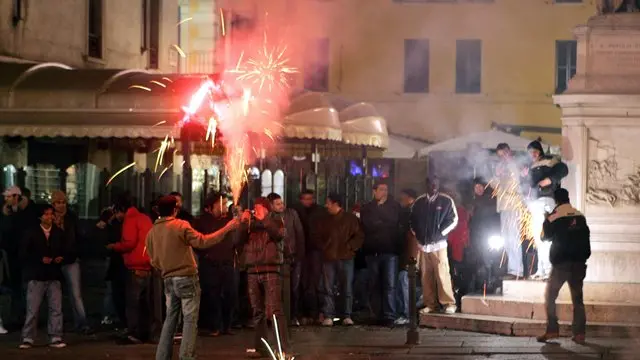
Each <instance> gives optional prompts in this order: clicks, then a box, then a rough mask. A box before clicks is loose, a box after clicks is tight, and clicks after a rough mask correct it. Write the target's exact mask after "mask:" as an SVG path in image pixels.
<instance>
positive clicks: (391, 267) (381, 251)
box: [360, 183, 402, 326]
mask: <svg viewBox="0 0 640 360" xmlns="http://www.w3.org/2000/svg"><path fill="white" fill-rule="evenodd" d="M400 212H401V207H400V204H398V203H397V202H396V201H394V200H392V199H389V187H388V185H387V184H385V183H377V184H375V185H374V186H373V200H372V201H371V202H369V203H367V204H365V205H364V206H363V207H362V211H361V212H360V220H361V221H362V228H363V230H364V245H363V247H362V249H363V252H364V254H365V256H366V261H367V271H368V272H369V286H370V296H371V297H377V298H379V299H381V300H382V301H381V305H382V306H381V314H380V313H379V314H378V320H380V322H381V323H382V325H384V326H392V325H393V324H394V322H395V320H396V316H397V314H396V284H397V281H396V280H397V276H398V275H397V274H398V260H399V259H398V255H399V254H400V251H401V250H402V246H401V237H400V231H401V230H400ZM372 303H373V304H375V303H376V301H375V300H373V301H372Z"/></svg>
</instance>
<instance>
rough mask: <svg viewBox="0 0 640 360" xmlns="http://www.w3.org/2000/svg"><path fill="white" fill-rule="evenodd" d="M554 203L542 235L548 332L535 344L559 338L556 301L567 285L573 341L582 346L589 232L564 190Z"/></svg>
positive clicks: (558, 194)
mask: <svg viewBox="0 0 640 360" xmlns="http://www.w3.org/2000/svg"><path fill="white" fill-rule="evenodd" d="M554 200H555V202H556V204H557V206H556V208H555V209H554V210H553V212H552V213H551V214H547V216H546V219H545V221H544V225H543V232H542V235H541V237H542V239H543V240H546V241H551V251H550V259H551V264H552V265H553V266H552V268H551V275H550V277H549V280H548V282H547V290H546V293H545V302H546V306H547V331H546V332H545V333H544V334H543V335H542V336H539V337H538V341H540V342H545V341H547V340H549V339H554V338H557V337H558V336H559V327H558V316H557V315H556V299H557V298H558V293H559V292H560V288H562V285H564V283H565V282H568V283H569V290H570V291H571V302H572V303H573V324H572V331H573V341H575V342H577V343H580V344H582V343H584V341H585V327H586V323H587V319H586V315H585V311H584V302H583V297H582V286H583V283H584V278H585V276H586V273H587V265H586V262H587V259H589V257H590V256H591V244H590V239H589V238H590V231H589V226H588V225H587V220H586V218H585V217H584V215H582V214H581V213H580V212H579V211H578V210H576V209H574V208H573V206H571V203H570V202H569V193H568V192H567V190H565V189H562V188H560V189H558V190H556V191H555V192H554Z"/></svg>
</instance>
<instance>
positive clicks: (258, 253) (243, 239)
mask: <svg viewBox="0 0 640 360" xmlns="http://www.w3.org/2000/svg"><path fill="white" fill-rule="evenodd" d="M283 240H284V227H283V225H282V222H280V221H275V220H274V219H272V218H270V217H267V218H265V219H264V220H257V219H255V218H252V219H251V221H250V222H249V223H243V224H241V225H240V227H239V228H238V230H237V231H236V241H235V242H236V244H238V245H239V246H242V253H243V262H244V267H245V268H246V270H247V273H248V274H262V273H278V272H280V267H281V266H282V264H284V244H283V243H284V241H283Z"/></svg>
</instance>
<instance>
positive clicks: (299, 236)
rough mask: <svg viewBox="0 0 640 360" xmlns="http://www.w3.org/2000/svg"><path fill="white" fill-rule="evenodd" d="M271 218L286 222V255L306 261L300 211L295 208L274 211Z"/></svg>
mask: <svg viewBox="0 0 640 360" xmlns="http://www.w3.org/2000/svg"><path fill="white" fill-rule="evenodd" d="M270 216H271V218H273V219H274V220H275V221H280V222H282V223H284V229H285V239H284V252H285V254H284V255H285V257H287V258H290V259H291V260H296V261H304V258H305V245H306V244H305V241H306V240H305V237H304V228H303V227H302V222H301V221H300V217H299V216H298V212H297V211H295V210H293V209H285V210H284V212H282V213H279V214H278V213H275V212H272V213H271V214H270Z"/></svg>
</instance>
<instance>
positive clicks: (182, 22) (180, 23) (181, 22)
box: [176, 17, 193, 27]
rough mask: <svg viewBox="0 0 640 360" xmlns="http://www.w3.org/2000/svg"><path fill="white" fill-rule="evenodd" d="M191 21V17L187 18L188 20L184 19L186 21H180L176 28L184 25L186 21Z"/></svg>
mask: <svg viewBox="0 0 640 360" xmlns="http://www.w3.org/2000/svg"><path fill="white" fill-rule="evenodd" d="M191 20H193V18H192V17H188V18H186V19H184V20H182V21H180V22H179V23H177V24H176V27H177V26H180V25H182V24H184V23H186V22H187V21H191Z"/></svg>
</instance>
